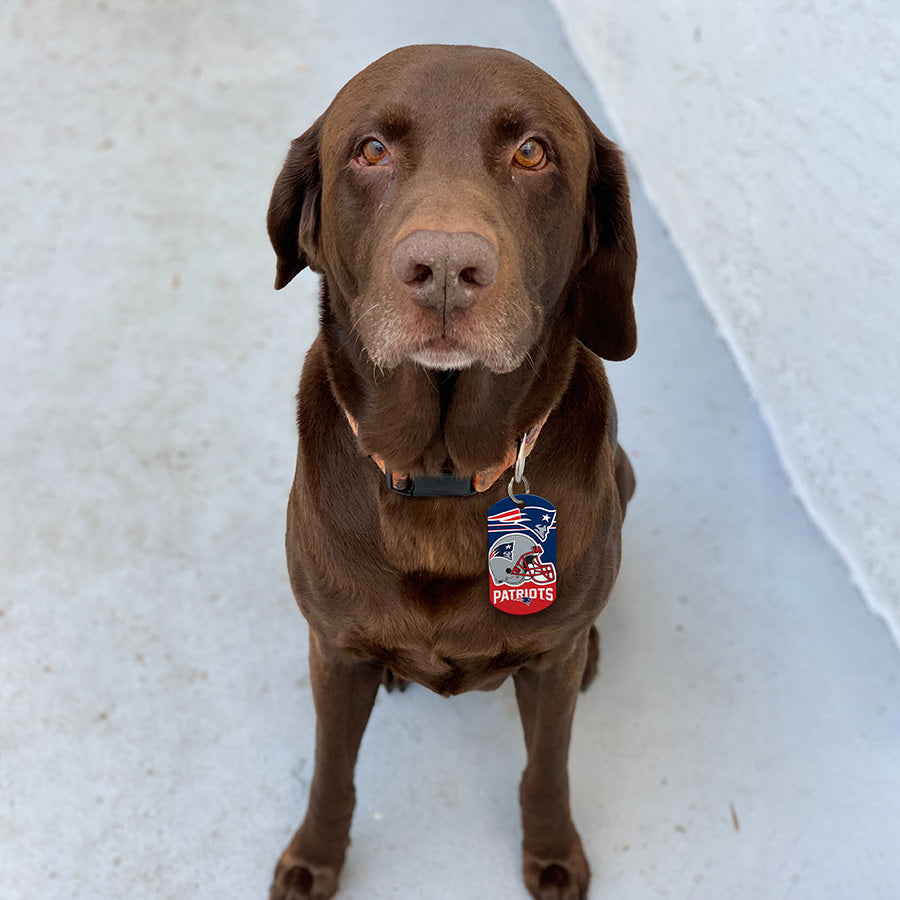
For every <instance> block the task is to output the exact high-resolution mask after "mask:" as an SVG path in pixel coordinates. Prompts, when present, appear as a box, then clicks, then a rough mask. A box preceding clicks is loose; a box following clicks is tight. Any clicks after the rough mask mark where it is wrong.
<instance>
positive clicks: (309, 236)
mask: <svg viewBox="0 0 900 900" xmlns="http://www.w3.org/2000/svg"><path fill="white" fill-rule="evenodd" d="M321 135H322V118H321V117H320V118H319V119H317V120H316V122H315V123H314V124H313V125H312V127H311V128H310V129H309V130H308V131H306V132H304V133H303V134H302V135H300V137H298V138H296V139H295V140H293V141H291V149H290V150H289V151H288V155H287V159H285V161H284V166H283V167H282V169H281V174H279V176H278V178H277V179H276V180H275V187H274V188H273V190H272V199H271V200H270V201H269V214H268V216H267V219H266V223H267V225H268V229H269V239H270V240H271V241H272V246H273V247H274V248H275V255H276V256H277V257H278V265H277V269H276V275H275V289H276V290H281V288H283V287H284V286H285V285H286V284H287V283H288V282H289V281H290V280H291V279H292V278H293V277H294V276H295V275H296V274H297V273H298V272H302V271H303V269H305V268H306V267H307V266H310V267H311V268H312V269H313V270H314V271H318V270H319V267H318V265H317V261H316V257H317V255H318V247H319V222H320V216H321V208H322V168H321V165H320V162H319V140H320V138H321Z"/></svg>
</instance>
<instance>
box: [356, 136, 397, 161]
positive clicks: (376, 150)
mask: <svg viewBox="0 0 900 900" xmlns="http://www.w3.org/2000/svg"><path fill="white" fill-rule="evenodd" d="M356 159H357V160H358V161H359V162H360V163H362V165H364V166H383V165H384V164H385V163H387V162H390V159H391V154H390V153H389V152H388V148H387V147H385V146H384V144H382V143H381V141H379V140H377V139H376V138H369V139H368V140H367V141H365V142H364V143H363V145H362V146H361V147H360V148H359V153H358V154H357V156H356Z"/></svg>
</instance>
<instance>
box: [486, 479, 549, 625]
mask: <svg viewBox="0 0 900 900" xmlns="http://www.w3.org/2000/svg"><path fill="white" fill-rule="evenodd" d="M516 500H517V501H518V502H514V501H513V500H511V499H509V498H504V499H503V500H498V501H497V502H496V503H495V504H494V505H493V506H492V507H491V508H490V510H489V511H488V578H489V581H490V591H491V603H492V604H493V606H494V607H496V608H497V609H499V610H502V611H503V612H506V613H511V614H512V615H514V616H527V615H530V614H531V613H536V612H541V610H544V609H546V608H547V607H548V606H549V605H550V604H551V603H553V601H554V600H555V599H556V507H555V506H554V505H553V504H552V503H551V502H550V501H549V500H545V499H544V498H543V497H538V496H536V495H535V494H519V495H518V496H517V497H516ZM519 504H522V505H521V506H520V505H519Z"/></svg>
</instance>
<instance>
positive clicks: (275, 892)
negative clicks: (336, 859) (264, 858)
mask: <svg viewBox="0 0 900 900" xmlns="http://www.w3.org/2000/svg"><path fill="white" fill-rule="evenodd" d="M337 888H338V873H337V870H335V869H333V868H331V867H330V866H314V865H312V864H310V863H305V862H303V861H301V860H299V859H298V858H296V857H294V856H293V855H292V854H290V853H288V852H285V854H284V856H282V857H281V859H280V860H279V862H278V866H277V868H276V869H275V878H274V880H273V881H272V887H271V888H270V890H269V900H329V898H330V897H333V896H334V895H335V893H336V892H337Z"/></svg>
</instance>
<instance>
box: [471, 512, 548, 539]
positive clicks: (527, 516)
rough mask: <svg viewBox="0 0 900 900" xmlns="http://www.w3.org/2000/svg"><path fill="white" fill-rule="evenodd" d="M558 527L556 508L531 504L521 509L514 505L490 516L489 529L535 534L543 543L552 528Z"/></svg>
mask: <svg viewBox="0 0 900 900" xmlns="http://www.w3.org/2000/svg"><path fill="white" fill-rule="evenodd" d="M555 527H556V510H555V509H553V508H552V507H550V508H547V507H543V506H537V505H530V506H523V507H522V508H521V509H520V508H519V507H518V506H514V507H513V508H512V509H509V510H506V511H505V512H500V513H495V514H494V515H492V516H488V530H489V531H493V530H495V529H496V530H499V529H501V528H502V529H503V531H504V532H515V531H521V532H523V533H530V534H532V535H534V536H535V537H536V538H537V539H538V540H539V541H540V542H541V543H543V542H544V541H546V540H547V537H548V535H549V534H550V531H551V529H553V528H555Z"/></svg>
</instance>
